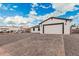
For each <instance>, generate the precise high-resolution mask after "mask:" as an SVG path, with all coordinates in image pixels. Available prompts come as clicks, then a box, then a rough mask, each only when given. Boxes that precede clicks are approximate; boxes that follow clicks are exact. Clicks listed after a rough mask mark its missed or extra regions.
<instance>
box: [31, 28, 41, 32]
mask: <svg viewBox="0 0 79 59" xmlns="http://www.w3.org/2000/svg"><path fill="white" fill-rule="evenodd" d="M31 33H40V31H38V28H35V31H33V28H31Z"/></svg>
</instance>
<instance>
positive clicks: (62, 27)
mask: <svg viewBox="0 0 79 59" xmlns="http://www.w3.org/2000/svg"><path fill="white" fill-rule="evenodd" d="M71 21H72V19H64V18H57V17H50V18H48V19H46V20H45V21H43V22H41V23H40V33H41V34H70V30H71V25H70V23H71Z"/></svg>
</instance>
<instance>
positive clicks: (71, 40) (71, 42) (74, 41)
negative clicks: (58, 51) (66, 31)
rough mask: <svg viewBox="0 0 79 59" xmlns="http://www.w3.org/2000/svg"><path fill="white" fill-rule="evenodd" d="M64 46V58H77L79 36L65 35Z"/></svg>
mask: <svg viewBox="0 0 79 59" xmlns="http://www.w3.org/2000/svg"><path fill="white" fill-rule="evenodd" d="M64 46H65V55H66V56H79V34H73V35H65V36H64Z"/></svg>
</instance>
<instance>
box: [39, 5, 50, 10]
mask: <svg viewBox="0 0 79 59" xmlns="http://www.w3.org/2000/svg"><path fill="white" fill-rule="evenodd" d="M40 7H41V8H45V9H48V8H50V7H51V6H50V5H49V6H48V7H46V6H43V5H40Z"/></svg>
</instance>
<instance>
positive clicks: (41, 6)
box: [0, 3, 79, 26]
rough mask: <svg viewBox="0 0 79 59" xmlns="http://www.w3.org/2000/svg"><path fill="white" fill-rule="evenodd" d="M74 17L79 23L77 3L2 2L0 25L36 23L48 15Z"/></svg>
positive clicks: (30, 24) (78, 5)
mask: <svg viewBox="0 0 79 59" xmlns="http://www.w3.org/2000/svg"><path fill="white" fill-rule="evenodd" d="M53 16H54V17H60V18H69V19H74V20H73V22H74V23H76V24H79V22H78V21H79V20H78V19H79V4H75V3H73V4H71V3H69V4H67V3H58V4H57V3H2V4H0V26H5V25H11V24H10V22H11V23H14V25H19V24H22V23H24V24H26V25H28V26H33V25H37V24H38V23H40V22H41V21H43V20H45V19H47V18H49V17H53Z"/></svg>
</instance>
